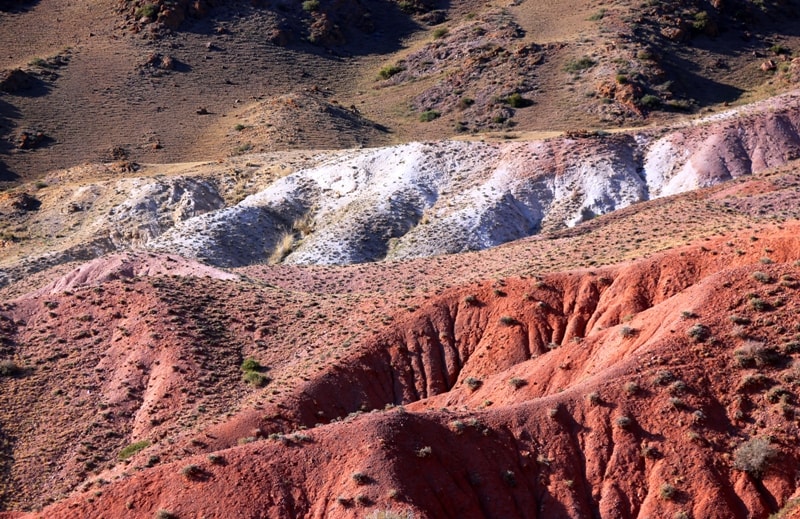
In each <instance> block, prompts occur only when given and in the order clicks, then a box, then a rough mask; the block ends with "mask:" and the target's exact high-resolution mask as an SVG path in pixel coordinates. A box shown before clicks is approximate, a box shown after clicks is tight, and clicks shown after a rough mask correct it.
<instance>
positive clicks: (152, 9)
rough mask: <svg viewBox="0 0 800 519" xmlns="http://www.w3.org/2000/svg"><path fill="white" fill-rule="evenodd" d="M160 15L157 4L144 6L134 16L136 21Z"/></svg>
mask: <svg viewBox="0 0 800 519" xmlns="http://www.w3.org/2000/svg"><path fill="white" fill-rule="evenodd" d="M157 15H158V5H156V4H144V5H143V6H141V7H140V8H138V9H137V10H136V11H135V12H134V16H135V17H136V19H137V20H138V19H142V18H151V19H153V18H155V17H156V16H157Z"/></svg>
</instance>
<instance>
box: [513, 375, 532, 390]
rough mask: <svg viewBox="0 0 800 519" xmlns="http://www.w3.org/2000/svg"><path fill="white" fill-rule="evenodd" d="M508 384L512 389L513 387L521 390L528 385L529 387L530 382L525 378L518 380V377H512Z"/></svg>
mask: <svg viewBox="0 0 800 519" xmlns="http://www.w3.org/2000/svg"><path fill="white" fill-rule="evenodd" d="M508 383H509V384H510V385H511V387H513V388H514V389H519V388H521V387H523V386H527V385H528V381H527V380H525V379H524V378H518V377H512V378H511V379H510V380H509V381H508Z"/></svg>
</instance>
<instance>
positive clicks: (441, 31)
mask: <svg viewBox="0 0 800 519" xmlns="http://www.w3.org/2000/svg"><path fill="white" fill-rule="evenodd" d="M449 32H450V31H449V30H448V29H447V27H437V28H435V29H434V30H433V38H434V39H436V40H438V39H439V38H444V37H445V36H447V34H448V33H449Z"/></svg>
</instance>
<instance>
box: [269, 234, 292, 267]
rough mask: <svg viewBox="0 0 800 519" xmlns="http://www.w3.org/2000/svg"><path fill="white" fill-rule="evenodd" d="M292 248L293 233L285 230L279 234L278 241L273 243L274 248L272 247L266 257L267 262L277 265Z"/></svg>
mask: <svg viewBox="0 0 800 519" xmlns="http://www.w3.org/2000/svg"><path fill="white" fill-rule="evenodd" d="M293 248H294V233H292V232H288V231H286V232H284V233H283V234H281V236H280V238H278V241H277V242H276V243H275V249H273V251H272V254H270V256H269V258H268V259H267V263H269V264H270V265H277V264H278V263H280V262H282V261H283V260H284V259H285V258H286V256H288V255H289V253H290V252H292V249H293Z"/></svg>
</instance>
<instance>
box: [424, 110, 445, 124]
mask: <svg viewBox="0 0 800 519" xmlns="http://www.w3.org/2000/svg"><path fill="white" fill-rule="evenodd" d="M441 115H442V114H440V113H439V112H437V111H436V110H425V111H424V112H422V113H421V114H419V120H420V121H422V122H423V123H429V122H431V121H433V120H435V119H438V118H439V117H441Z"/></svg>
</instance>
